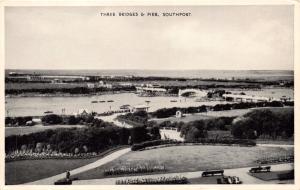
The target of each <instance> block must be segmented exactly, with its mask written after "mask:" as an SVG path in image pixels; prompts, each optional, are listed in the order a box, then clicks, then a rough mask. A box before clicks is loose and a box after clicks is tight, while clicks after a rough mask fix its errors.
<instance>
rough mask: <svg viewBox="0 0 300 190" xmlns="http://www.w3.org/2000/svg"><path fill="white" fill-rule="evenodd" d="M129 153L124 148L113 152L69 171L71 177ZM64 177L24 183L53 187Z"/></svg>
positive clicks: (56, 176) (63, 175)
mask: <svg viewBox="0 0 300 190" xmlns="http://www.w3.org/2000/svg"><path fill="white" fill-rule="evenodd" d="M130 151H131V148H125V149H122V150H118V151H115V152H113V153H111V154H109V155H107V156H105V157H103V158H101V159H99V160H97V161H95V162H93V163H91V164H88V165H85V166H82V167H79V168H77V169H74V170H72V171H70V173H71V175H74V174H78V173H81V172H85V171H87V170H90V169H93V168H96V167H99V166H102V165H104V164H106V163H108V162H110V161H112V160H114V159H117V158H119V157H120V156H122V155H124V154H126V153H128V152H130ZM65 177H66V174H65V173H61V174H58V175H55V176H52V177H49V178H44V179H41V180H37V181H34V182H29V183H25V184H26V185H53V184H54V182H55V181H57V180H60V179H63V178H65Z"/></svg>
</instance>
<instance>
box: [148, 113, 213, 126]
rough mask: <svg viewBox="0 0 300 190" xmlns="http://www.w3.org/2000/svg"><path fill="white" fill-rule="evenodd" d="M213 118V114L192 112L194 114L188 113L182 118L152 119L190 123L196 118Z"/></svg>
mask: <svg viewBox="0 0 300 190" xmlns="http://www.w3.org/2000/svg"><path fill="white" fill-rule="evenodd" d="M211 118H213V117H212V116H206V115H205V114H192V115H186V116H184V117H181V118H176V117H168V118H161V119H157V118H155V119H151V120H152V121H156V122H157V123H158V124H160V123H162V122H164V121H171V122H181V121H182V122H184V123H188V122H191V121H196V120H202V119H211Z"/></svg>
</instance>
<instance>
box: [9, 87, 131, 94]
mask: <svg viewBox="0 0 300 190" xmlns="http://www.w3.org/2000/svg"><path fill="white" fill-rule="evenodd" d="M135 90H136V88H135V87H134V86H129V87H121V86H118V87H113V88H112V89H110V88H104V87H97V88H88V87H74V88H47V87H45V88H42V89H38V88H30V89H5V94H14V95H18V94H22V93H40V94H53V93H54V94H55V93H66V94H90V93H97V92H110V91H135Z"/></svg>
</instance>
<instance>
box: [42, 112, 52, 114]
mask: <svg viewBox="0 0 300 190" xmlns="http://www.w3.org/2000/svg"><path fill="white" fill-rule="evenodd" d="M44 113H45V114H49V113H53V111H45V112H44Z"/></svg>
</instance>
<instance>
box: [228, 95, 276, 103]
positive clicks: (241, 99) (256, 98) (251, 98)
mask: <svg viewBox="0 0 300 190" xmlns="http://www.w3.org/2000/svg"><path fill="white" fill-rule="evenodd" d="M223 98H224V99H225V100H226V101H233V102H270V101H271V100H273V98H267V97H260V96H249V95H241V94H223Z"/></svg>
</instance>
